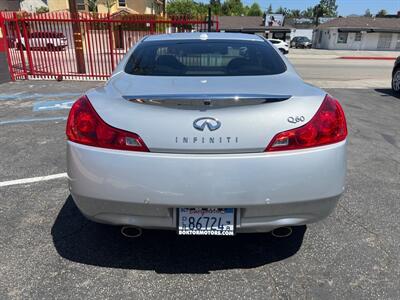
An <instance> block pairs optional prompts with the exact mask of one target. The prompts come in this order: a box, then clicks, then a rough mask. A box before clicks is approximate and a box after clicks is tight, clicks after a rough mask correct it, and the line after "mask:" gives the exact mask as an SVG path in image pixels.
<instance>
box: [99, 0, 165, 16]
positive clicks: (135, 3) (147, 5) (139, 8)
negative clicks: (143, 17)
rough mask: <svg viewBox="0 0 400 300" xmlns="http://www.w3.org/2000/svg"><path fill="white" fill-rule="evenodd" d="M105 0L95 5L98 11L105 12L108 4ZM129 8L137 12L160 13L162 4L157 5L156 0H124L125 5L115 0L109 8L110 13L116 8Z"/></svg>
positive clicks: (116, 9) (115, 10)
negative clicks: (120, 4)
mask: <svg viewBox="0 0 400 300" xmlns="http://www.w3.org/2000/svg"><path fill="white" fill-rule="evenodd" d="M106 3H107V0H102V1H99V4H98V5H97V10H98V12H101V13H107V12H108V6H107V4H106ZM109 3H112V2H109ZM123 8H129V9H132V10H134V11H136V12H137V13H139V14H161V13H162V6H161V5H158V1H156V0H126V1H125V6H119V1H118V0H116V1H115V2H114V5H112V7H111V8H110V13H115V12H117V11H118V9H123Z"/></svg>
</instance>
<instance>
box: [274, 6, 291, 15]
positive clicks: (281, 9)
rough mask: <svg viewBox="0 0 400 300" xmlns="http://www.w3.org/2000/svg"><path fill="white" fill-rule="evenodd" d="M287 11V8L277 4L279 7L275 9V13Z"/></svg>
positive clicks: (284, 13) (283, 13)
mask: <svg viewBox="0 0 400 300" xmlns="http://www.w3.org/2000/svg"><path fill="white" fill-rule="evenodd" d="M288 12H289V10H288V9H287V8H284V7H282V6H279V8H278V9H277V10H276V11H275V13H276V14H281V15H286V14H287V13H288Z"/></svg>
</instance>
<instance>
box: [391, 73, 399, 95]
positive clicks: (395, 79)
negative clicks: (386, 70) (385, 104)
mask: <svg viewBox="0 0 400 300" xmlns="http://www.w3.org/2000/svg"><path fill="white" fill-rule="evenodd" d="M392 89H393V91H394V92H395V93H396V94H400V68H397V69H396V70H394V72H393V78H392Z"/></svg>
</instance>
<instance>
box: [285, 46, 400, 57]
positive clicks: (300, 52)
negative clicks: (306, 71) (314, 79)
mask: <svg viewBox="0 0 400 300" xmlns="http://www.w3.org/2000/svg"><path fill="white" fill-rule="evenodd" d="M398 56H400V51H354V50H325V49H293V48H291V49H290V50H289V54H288V57H289V58H295V59H296V58H306V59H307V58H312V59H338V58H341V57H352V58H355V59H360V58H361V59H362V58H369V59H371V58H377V59H382V58H391V59H395V58H396V57H398Z"/></svg>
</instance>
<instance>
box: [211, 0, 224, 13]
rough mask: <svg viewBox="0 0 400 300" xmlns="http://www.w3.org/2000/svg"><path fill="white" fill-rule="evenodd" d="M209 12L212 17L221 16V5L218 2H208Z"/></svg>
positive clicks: (218, 0)
mask: <svg viewBox="0 0 400 300" xmlns="http://www.w3.org/2000/svg"><path fill="white" fill-rule="evenodd" d="M210 6H211V12H212V13H213V14H214V15H217V16H219V15H221V13H222V5H221V1H220V0H210Z"/></svg>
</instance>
